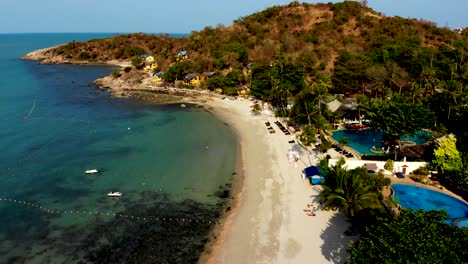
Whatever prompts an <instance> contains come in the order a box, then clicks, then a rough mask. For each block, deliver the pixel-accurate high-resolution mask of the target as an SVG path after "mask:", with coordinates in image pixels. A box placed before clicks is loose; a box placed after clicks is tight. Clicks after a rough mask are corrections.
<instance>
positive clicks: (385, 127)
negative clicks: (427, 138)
mask: <svg viewBox="0 0 468 264" xmlns="http://www.w3.org/2000/svg"><path fill="white" fill-rule="evenodd" d="M365 110H366V118H367V119H369V121H370V123H369V125H370V127H371V128H373V129H375V130H382V132H383V133H384V134H385V135H386V136H388V137H389V138H391V139H393V140H399V139H400V137H401V136H403V135H414V133H415V132H416V131H417V130H421V129H423V128H431V127H433V126H434V122H435V119H434V114H433V113H432V112H431V111H430V110H429V109H428V108H426V107H425V106H424V105H422V104H417V103H412V102H400V101H393V100H386V101H373V102H371V103H370V104H369V105H368V106H367V107H366V109H365Z"/></svg>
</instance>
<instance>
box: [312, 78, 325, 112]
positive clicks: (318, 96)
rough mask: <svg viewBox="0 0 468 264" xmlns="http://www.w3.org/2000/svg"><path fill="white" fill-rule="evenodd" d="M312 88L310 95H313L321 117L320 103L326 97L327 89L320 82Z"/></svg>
mask: <svg viewBox="0 0 468 264" xmlns="http://www.w3.org/2000/svg"><path fill="white" fill-rule="evenodd" d="M312 87H313V88H312V93H313V94H314V95H315V100H316V102H317V105H318V109H319V115H320V116H321V115H322V102H323V100H324V99H325V96H327V95H328V88H327V86H326V85H325V84H324V83H322V82H320V83H316V84H314V85H313V86H312Z"/></svg>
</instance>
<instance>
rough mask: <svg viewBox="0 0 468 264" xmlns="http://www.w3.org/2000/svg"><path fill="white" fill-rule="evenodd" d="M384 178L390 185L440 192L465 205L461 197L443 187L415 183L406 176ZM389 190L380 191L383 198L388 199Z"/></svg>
mask: <svg viewBox="0 0 468 264" xmlns="http://www.w3.org/2000/svg"><path fill="white" fill-rule="evenodd" d="M385 177H386V178H389V179H390V180H391V181H392V182H391V184H398V183H400V184H409V185H413V186H418V187H422V188H427V189H430V190H433V191H437V192H441V193H444V194H447V195H450V196H452V197H454V198H457V199H459V200H461V201H464V202H465V203H467V201H465V200H464V199H463V198H462V197H461V196H459V195H456V194H455V193H453V192H451V191H449V190H447V189H446V188H445V187H443V186H441V185H438V186H433V185H427V184H423V183H419V182H415V181H413V180H411V179H410V178H408V176H406V177H405V178H402V179H401V178H398V177H396V176H394V175H385ZM391 192H392V191H391V189H390V187H387V188H385V189H384V190H383V191H382V194H383V195H384V196H385V197H389V196H390V195H391Z"/></svg>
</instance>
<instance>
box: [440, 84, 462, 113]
mask: <svg viewBox="0 0 468 264" xmlns="http://www.w3.org/2000/svg"><path fill="white" fill-rule="evenodd" d="M461 91H462V86H461V85H460V83H458V82H457V81H453V80H450V81H447V82H445V90H444V92H443V94H444V97H445V100H446V103H447V106H448V114H447V120H450V110H451V106H456V105H457V98H458V96H459V95H460V92H461Z"/></svg>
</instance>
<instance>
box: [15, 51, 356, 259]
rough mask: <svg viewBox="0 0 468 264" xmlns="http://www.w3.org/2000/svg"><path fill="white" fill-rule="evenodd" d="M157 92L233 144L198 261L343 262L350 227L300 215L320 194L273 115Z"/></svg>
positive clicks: (193, 94)
mask: <svg viewBox="0 0 468 264" xmlns="http://www.w3.org/2000/svg"><path fill="white" fill-rule="evenodd" d="M25 57H26V56H25ZM23 59H30V58H24V57H23ZM36 60H40V59H36ZM42 62H44V61H41V63H42ZM44 63H46V62H44ZM58 63H60V62H58ZM81 64H89V63H81ZM114 65H115V64H114ZM119 66H120V65H119ZM98 80H100V81H101V83H96V82H93V83H94V84H95V85H97V88H99V89H104V90H109V91H110V92H111V93H112V96H116V97H119V96H132V94H133V93H138V92H145V93H148V94H151V95H153V96H155V97H157V94H158V93H161V91H156V90H157V89H154V91H153V89H149V88H148V87H145V86H144V85H140V86H136V85H131V84H129V83H118V82H115V81H114V80H113V79H112V78H111V77H109V76H106V77H103V78H100V79H98ZM102 80H104V82H102ZM162 90H164V91H162V93H166V91H171V90H173V91H176V92H177V93H178V94H176V95H177V96H179V99H181V101H174V102H172V103H189V104H194V105H198V106H201V107H203V108H204V110H205V111H208V112H210V113H212V114H213V115H214V116H215V117H216V118H218V119H220V120H221V121H223V122H225V123H226V124H227V125H228V126H230V127H231V129H233V131H234V133H235V136H236V137H237V140H238V143H237V151H238V153H237V156H238V158H237V161H236V163H237V164H236V169H237V170H238V174H237V176H236V177H235V178H234V179H233V182H232V187H231V196H230V200H229V201H228V202H227V203H226V207H225V210H224V211H222V212H220V217H219V218H218V219H219V220H218V221H217V223H216V224H215V225H214V227H213V230H212V232H211V233H210V235H209V237H208V242H207V243H206V244H205V245H204V250H203V252H202V254H201V255H200V256H199V260H198V262H199V263H236V264H237V263H286V262H287V263H305V262H308V261H310V260H311V259H314V260H316V262H318V263H343V262H344V261H345V260H346V259H347V256H348V255H347V254H348V253H347V252H346V249H347V247H348V244H349V242H350V238H348V237H345V236H344V235H343V231H344V230H346V228H347V226H348V225H349V224H348V223H347V222H346V221H345V218H344V216H343V215H341V214H339V213H337V212H333V211H321V210H320V211H318V212H317V215H316V216H311V215H308V214H306V213H305V212H306V211H307V210H309V211H310V209H307V208H309V206H310V207H312V205H310V204H311V203H312V204H314V205H315V204H316V203H317V195H318V194H319V192H320V189H319V188H317V187H313V186H311V185H310V184H309V183H308V182H305V181H304V180H303V179H302V178H301V176H300V175H301V171H302V169H303V168H305V167H307V166H310V165H315V164H311V163H307V162H306V161H308V160H309V157H308V156H309V155H308V154H307V157H306V154H305V152H304V150H303V149H300V147H299V144H292V145H291V144H290V143H289V141H290V140H291V138H292V137H293V136H286V135H284V134H282V132H281V131H280V130H279V129H278V127H275V126H274V124H273V125H272V126H273V127H274V128H275V130H276V131H277V132H276V133H275V134H269V133H268V130H267V129H266V126H265V123H264V122H266V121H269V122H272V123H273V121H275V120H277V119H276V117H274V116H273V115H272V114H271V113H260V114H254V113H252V111H251V105H252V104H253V102H251V101H250V100H247V99H240V100H227V99H225V100H222V99H221V98H222V96H221V95H218V94H215V93H207V92H201V91H199V90H187V89H180V90H179V89H178V88H174V89H173V88H171V89H167V88H163V89H162ZM166 94H167V95H169V96H172V95H174V94H170V93H166ZM180 96H182V97H180ZM148 97H151V96H150V95H148ZM150 101H151V100H150ZM293 139H294V140H297V139H296V138H293ZM295 148H297V150H299V152H300V162H299V164H295V165H296V166H293V165H294V164H291V163H288V160H287V153H288V151H289V150H292V149H294V150H296V149H295ZM315 162H317V161H315ZM297 165H299V166H297ZM229 207H231V209H230V210H226V209H227V208H229ZM314 215H315V214H314Z"/></svg>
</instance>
